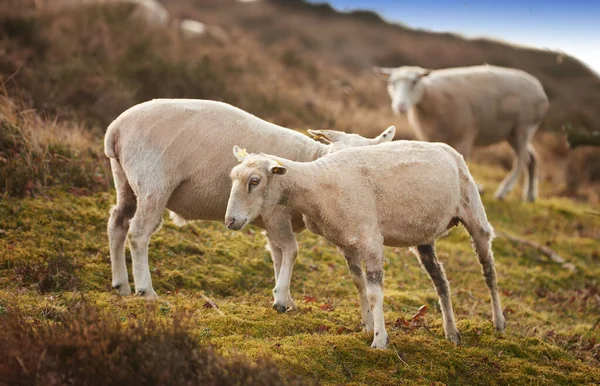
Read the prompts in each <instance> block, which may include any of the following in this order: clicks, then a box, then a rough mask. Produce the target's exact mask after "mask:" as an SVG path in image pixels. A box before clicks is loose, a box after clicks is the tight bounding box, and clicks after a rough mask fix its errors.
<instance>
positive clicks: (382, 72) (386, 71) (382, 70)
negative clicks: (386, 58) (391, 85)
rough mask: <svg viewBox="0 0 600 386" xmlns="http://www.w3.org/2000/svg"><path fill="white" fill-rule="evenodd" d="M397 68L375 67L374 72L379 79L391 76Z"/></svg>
mask: <svg viewBox="0 0 600 386" xmlns="http://www.w3.org/2000/svg"><path fill="white" fill-rule="evenodd" d="M394 70H395V68H390V67H377V66H373V72H374V73H375V75H377V76H379V77H385V76H389V75H391V74H392V72H394Z"/></svg>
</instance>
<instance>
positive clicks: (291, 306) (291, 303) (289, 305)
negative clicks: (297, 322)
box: [287, 296, 296, 311]
mask: <svg viewBox="0 0 600 386" xmlns="http://www.w3.org/2000/svg"><path fill="white" fill-rule="evenodd" d="M295 309H296V302H294V299H292V298H291V296H290V297H288V300H287V310H288V311H291V310H295Z"/></svg>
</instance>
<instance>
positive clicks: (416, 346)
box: [0, 165, 600, 385]
mask: <svg viewBox="0 0 600 386" xmlns="http://www.w3.org/2000/svg"><path fill="white" fill-rule="evenodd" d="M472 169H473V172H474V174H475V176H476V178H478V180H480V181H482V182H483V183H484V186H486V187H488V186H494V185H495V184H497V183H498V182H499V178H501V176H502V173H501V172H500V171H499V170H498V169H494V168H490V167H486V166H476V165H473V167H472ZM542 188H543V187H542ZM516 196H517V195H516V193H515V194H514V196H513V197H511V198H510V199H509V200H508V201H507V202H497V201H494V200H492V199H491V198H490V197H489V194H488V195H485V196H484V202H485V205H486V208H487V211H488V216H489V217H490V221H491V222H492V224H493V225H494V226H495V227H496V228H497V229H501V230H505V231H511V232H514V233H517V234H521V235H525V237H529V238H531V239H534V240H536V241H538V242H541V243H549V244H550V245H551V246H552V247H553V248H554V249H555V250H556V251H557V252H559V253H560V254H562V255H563V256H564V257H565V258H567V259H568V260H569V261H570V262H572V263H574V264H575V265H576V266H577V267H578V272H577V273H572V272H569V271H567V270H564V269H563V268H561V267H560V266H558V265H555V264H552V263H548V262H546V261H544V259H543V258H541V257H540V256H539V253H538V252H537V251H535V250H532V249H530V248H527V247H522V246H519V245H514V244H513V243H511V242H509V241H508V240H504V239H501V238H498V239H496V241H495V243H494V251H495V254H496V263H497V270H498V277H499V285H500V289H501V296H502V301H503V306H504V307H505V314H506V316H507V321H508V322H507V332H506V334H504V335H499V334H497V333H495V332H494V331H493V327H492V324H491V322H490V306H489V297H488V293H487V289H486V287H485V284H484V281H483V278H482V276H481V273H480V267H479V264H478V263H477V260H476V258H475V257H474V255H473V253H472V251H471V247H470V244H469V241H468V235H467V234H466V232H465V231H464V229H462V228H457V229H455V230H453V231H452V232H451V233H450V235H448V236H447V237H446V238H444V239H442V240H440V242H439V244H438V253H439V256H440V258H441V259H442V261H444V262H445V263H446V264H445V268H446V271H447V274H448V277H449V279H450V281H451V287H452V291H453V300H454V306H455V312H456V315H457V319H458V327H459V330H460V331H461V333H462V335H463V341H464V345H463V346H461V347H454V346H453V345H452V344H450V343H449V342H447V341H445V340H444V339H443V329H442V324H441V314H440V310H439V307H438V305H437V300H436V296H435V292H434V290H433V288H432V286H431V283H430V281H429V279H428V277H427V276H426V274H425V273H424V271H422V269H421V268H420V267H419V265H418V263H417V261H416V259H415V258H414V257H412V256H411V255H410V254H409V253H408V251H407V250H404V249H396V250H394V249H391V248H386V251H385V256H386V267H385V270H386V282H385V288H386V291H385V296H386V297H385V316H386V322H387V325H388V329H389V332H390V339H391V344H390V349H388V350H384V351H374V350H371V349H370V347H369V345H370V341H371V339H372V336H371V334H367V333H365V332H362V331H361V330H360V311H359V308H358V299H357V294H356V290H355V289H354V287H353V284H352V282H351V279H350V276H349V273H348V272H347V268H346V265H345V263H344V261H343V259H342V257H341V256H339V255H338V254H337V252H336V250H335V248H334V247H333V246H332V245H330V244H329V243H327V242H326V241H325V240H323V239H321V238H319V237H317V236H315V235H313V234H310V233H309V232H303V233H301V234H300V236H299V242H300V248H301V249H300V257H299V260H298V263H297V264H296V268H295V271H294V278H293V287H292V294H293V296H294V297H295V299H296V301H297V303H298V306H299V307H298V310H296V311H293V312H290V313H288V314H283V315H279V314H277V313H276V312H275V311H273V310H272V309H271V302H272V298H271V288H272V287H273V286H274V280H273V275H272V267H271V262H270V257H269V255H268V253H267V252H266V250H265V249H264V245H265V240H264V236H263V235H262V233H261V232H260V231H259V229H256V228H251V229H249V230H248V231H246V232H242V233H236V232H231V231H228V230H226V229H225V227H224V226H223V225H222V224H220V223H207V222H198V223H192V224H190V225H186V226H185V227H183V228H181V229H180V228H176V227H175V226H174V225H172V224H170V223H169V222H168V221H166V223H165V226H164V227H163V229H162V230H161V231H160V232H159V233H157V234H156V235H155V236H154V237H153V239H152V242H151V248H150V255H149V257H150V261H151V263H150V264H151V270H152V275H153V281H154V283H155V288H156V290H157V292H158V293H159V295H160V296H161V298H160V299H159V300H158V301H156V302H153V303H147V302H146V301H145V300H143V299H140V298H136V297H127V298H120V297H118V296H117V295H115V294H114V293H113V292H112V291H111V290H110V262H109V259H108V245H107V240H106V235H105V226H106V219H107V214H108V209H109V207H110V205H111V204H112V203H113V200H114V195H113V194H112V193H107V192H98V193H92V194H90V195H78V196H77V195H72V194H70V193H68V192H65V191H64V189H61V188H53V189H50V190H49V191H47V192H46V194H45V195H43V196H38V197H36V198H31V197H29V198H25V199H16V198H7V199H5V200H3V201H2V203H1V204H0V218H2V229H1V230H0V270H1V272H0V305H1V306H2V308H1V309H2V310H3V311H2V312H3V314H10V313H13V312H15V313H16V312H17V311H16V310H18V313H19V315H24V316H25V317H26V320H27V321H28V323H46V322H47V323H51V322H52V323H59V324H61V323H64V320H68V318H69V315H70V314H71V312H72V311H71V310H72V309H73V307H74V305H75V304H77V303H78V302H81V301H82V300H81V299H84V301H85V304H87V305H89V306H90V307H93V309H94V310H95V312H97V313H98V315H99V316H98V318H99V320H104V319H107V320H112V318H117V319H118V320H120V321H122V323H124V324H125V325H127V323H130V322H144V321H146V320H151V321H154V322H156V323H159V324H163V325H164V324H167V325H168V324H169V323H172V321H173V320H174V319H178V318H180V319H181V320H185V321H186V323H185V325H184V327H183V328H184V331H185V334H187V335H188V336H189V337H190V339H191V340H192V341H193V342H196V343H197V344H200V345H202V346H204V345H210V346H212V347H214V348H215V349H216V352H217V353H218V354H219V355H222V356H224V357H226V358H229V357H230V356H232V355H233V356H235V355H238V354H241V355H243V357H244V358H247V360H254V361H255V360H267V361H269V363H274V364H275V365H276V366H277V368H279V369H280V371H281V372H282V373H283V374H284V376H285V377H291V376H301V377H302V378H304V379H305V380H308V381H314V380H319V381H321V382H323V383H324V384H340V383H354V384H361V383H365V384H367V383H368V384H398V383H405V384H423V383H430V382H442V383H444V384H487V385H489V384H531V383H532V384H590V383H596V382H599V381H600V371H599V370H598V368H599V367H598V362H599V361H600V350H599V346H598V344H597V343H596V342H597V341H598V339H599V338H600V329H598V328H597V321H598V317H599V314H598V307H599V303H598V302H599V299H598V297H599V294H600V292H599V283H598V277H599V275H600V256H598V250H599V248H598V247H599V245H600V243H599V242H598V239H599V238H600V219H598V217H596V216H591V215H589V214H586V213H587V211H589V210H590V208H589V207H587V206H586V205H582V204H578V203H575V202H573V201H570V200H568V199H564V198H563V199H561V198H550V199H542V200H540V202H538V203H536V204H527V203H521V202H520V201H519V200H518V198H517V197H516ZM202 293H203V294H206V295H207V296H208V297H210V298H211V299H212V300H213V301H214V302H215V303H216V304H217V305H218V307H219V309H220V310H221V311H222V312H223V313H224V314H225V315H224V316H221V315H219V314H218V313H217V312H216V310H215V309H213V308H212V307H211V306H210V304H208V303H207V302H206V300H204V298H203V297H202V296H201V294H202ZM422 305H426V306H427V308H428V311H427V312H426V313H425V314H424V315H423V316H422V318H421V319H420V321H416V322H415V321H412V319H411V318H412V316H413V315H414V314H415V313H416V312H417V310H418V308H419V307H421V306H422ZM154 322H153V323H154Z"/></svg>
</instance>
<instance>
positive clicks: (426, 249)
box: [412, 243, 460, 344]
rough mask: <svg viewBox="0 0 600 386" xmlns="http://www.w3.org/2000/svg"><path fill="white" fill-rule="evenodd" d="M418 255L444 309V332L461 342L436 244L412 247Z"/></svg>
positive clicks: (447, 337)
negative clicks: (436, 253) (436, 252)
mask: <svg viewBox="0 0 600 386" xmlns="http://www.w3.org/2000/svg"><path fill="white" fill-rule="evenodd" d="M412 251H413V253H414V254H415V255H417V257H418V258H419V261H420V262H421V265H422V266H423V268H425V270H426V271H427V273H428V274H429V277H430V278H431V281H432V282H433V286H434V287H435V291H436V293H437V295H438V298H439V302H440V308H441V309H442V318H443V320H444V333H445V334H446V339H448V340H449V341H451V342H454V343H456V344H459V343H460V333H459V332H458V328H457V327H456V322H455V321H454V310H453V309H452V299H451V297H450V284H449V283H448V279H447V278H446V273H445V272H444V267H443V266H442V264H441V263H440V262H439V260H438V259H437V256H436V255H435V244H434V243H432V244H426V245H419V246H418V247H417V248H414V249H412Z"/></svg>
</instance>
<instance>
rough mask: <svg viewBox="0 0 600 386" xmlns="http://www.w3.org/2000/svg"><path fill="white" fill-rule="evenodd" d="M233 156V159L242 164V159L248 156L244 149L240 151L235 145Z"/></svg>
mask: <svg viewBox="0 0 600 386" xmlns="http://www.w3.org/2000/svg"><path fill="white" fill-rule="evenodd" d="M233 155H234V156H235V158H237V160H238V161H240V162H242V161H243V160H244V158H246V156H247V155H248V152H247V151H246V149H242V148H241V147H239V146H238V145H235V146H234V147H233Z"/></svg>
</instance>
